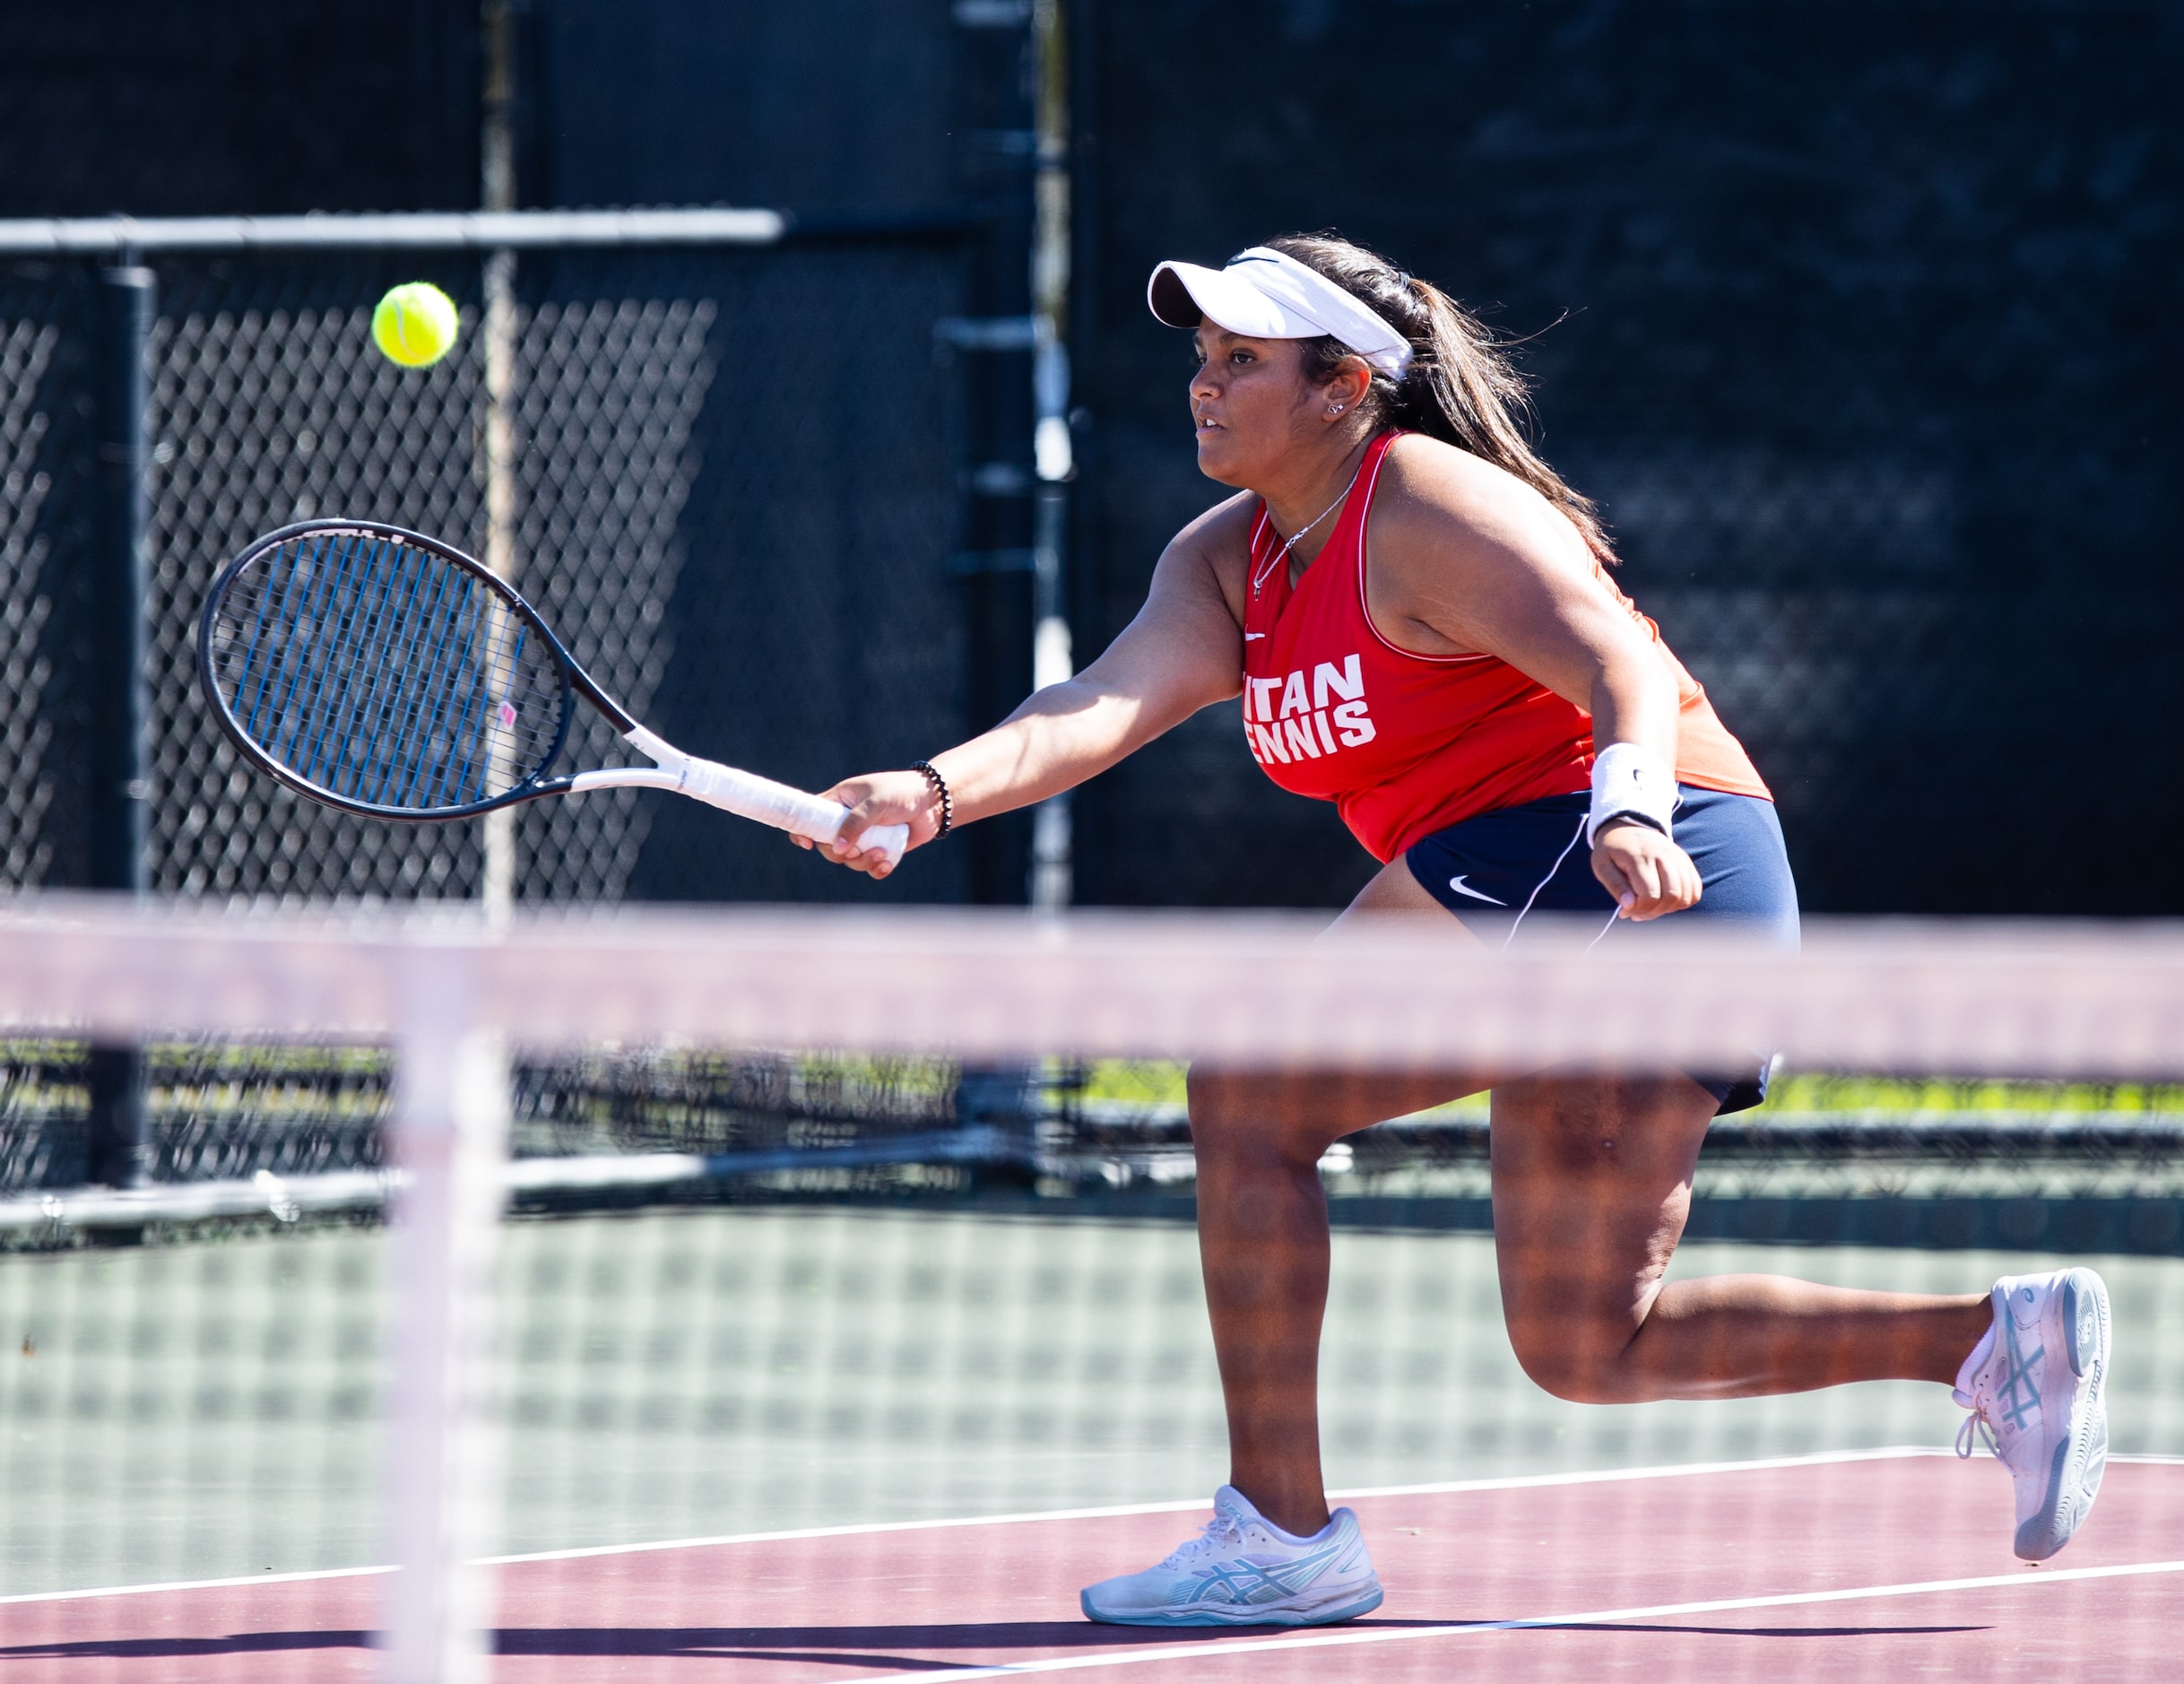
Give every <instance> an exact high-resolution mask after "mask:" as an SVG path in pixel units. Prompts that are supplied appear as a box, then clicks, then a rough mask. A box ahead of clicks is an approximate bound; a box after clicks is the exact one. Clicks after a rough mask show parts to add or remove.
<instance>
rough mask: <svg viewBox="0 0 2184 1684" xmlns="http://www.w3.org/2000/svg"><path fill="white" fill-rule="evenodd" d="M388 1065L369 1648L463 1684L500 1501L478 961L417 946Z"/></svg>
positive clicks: (392, 1666)
mask: <svg viewBox="0 0 2184 1684" xmlns="http://www.w3.org/2000/svg"><path fill="white" fill-rule="evenodd" d="M475 962H476V959H475V950H473V949H470V948H466V947H458V946H447V947H437V948H436V947H429V946H420V948H418V949H416V950H415V951H414V952H413V953H412V968H411V970H410V974H409V976H408V977H406V978H405V985H404V987H403V1021H402V1033H401V1040H400V1044H399V1046H398V1048H397V1060H398V1062H397V1064H396V1068H395V1105H394V1159H395V1162H396V1163H397V1165H398V1166H399V1167H400V1168H401V1169H402V1171H403V1186H402V1192H401V1194H400V1196H399V1198H398V1200H397V1202H396V1205H395V1227H394V1236H393V1254H392V1258H391V1263H392V1268H391V1271H390V1280H389V1293H388V1298H387V1315H386V1325H387V1326H389V1327H390V1328H392V1329H393V1330H394V1353H393V1355H394V1364H393V1376H392V1395H391V1398H390V1408H389V1410H388V1412H387V1413H388V1420H389V1427H390V1429H391V1437H390V1440H389V1442H388V1444H387V1446H386V1470H387V1471H386V1487H385V1489H386V1517H387V1527H388V1532H389V1543H390V1546H391V1556H392V1559H393V1561H394V1567H395V1571H394V1576H393V1577H392V1579H390V1580H389V1582H388V1587H387V1602H386V1624H385V1629H384V1633H383V1636H382V1638H381V1642H382V1645H383V1649H384V1655H383V1667H382V1671H381V1676H382V1677H383V1678H385V1679H386V1680H388V1684H472V1681H473V1680H483V1679H484V1677H485V1675H486V1668H487V1665H488V1652H487V1645H486V1633H487V1632H488V1630H489V1629H490V1625H491V1610H490V1604H489V1602H488V1601H487V1590H488V1585H487V1583H486V1580H485V1577H484V1570H483V1569H482V1568H481V1567H480V1566H479V1565H478V1562H479V1559H480V1558H481V1556H483V1555H484V1553H485V1552H486V1550H487V1549H489V1548H490V1546H491V1543H492V1541H493V1534H494V1531H495V1517H496V1513H497V1507H498V1497H499V1490H500V1455H499V1437H498V1418H497V1414H496V1411H495V1409H494V1401H495V1400H494V1394H493V1387H492V1367H491V1355H492V1351H491V1345H492V1315H491V1312H492V1291H493V1266H494V1262H495V1258H496V1255H497V1253H498V1241H499V1220H500V1213H501V1205H502V1202H503V1199H504V1197H505V1186H506V1173H505V1172H506V1163H507V1128H508V1066H507V1053H506V1050H505V1048H504V1047H503V1046H502V1043H501V1041H500V1038H499V1037H498V1035H496V1034H495V1033H493V1032H492V1031H490V1029H485V1028H483V1027H481V1025H480V1024H479V1023H478V1022H477V1020H476V1015H475V1011H476V993H475V986H474V979H475Z"/></svg>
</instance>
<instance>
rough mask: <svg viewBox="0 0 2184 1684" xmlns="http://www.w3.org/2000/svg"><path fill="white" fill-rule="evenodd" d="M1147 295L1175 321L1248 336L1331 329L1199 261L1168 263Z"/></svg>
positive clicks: (1298, 335) (1304, 334) (1161, 314)
mask: <svg viewBox="0 0 2184 1684" xmlns="http://www.w3.org/2000/svg"><path fill="white" fill-rule="evenodd" d="M1145 301H1146V304H1147V306H1148V308H1150V309H1151V310H1152V312H1153V315H1154V317H1156V318H1157V320H1159V321H1161V322H1164V323H1166V325H1167V326H1170V327H1196V326H1199V324H1200V322H1211V323H1212V324H1213V325H1214V326H1216V327H1223V328H1226V329H1227V330H1228V331H1229V332H1230V333H1232V334H1242V335H1243V336H1244V338H1246V339H1314V338H1317V337H1319V336H1320V335H1321V334H1324V333H1325V332H1326V331H1327V330H1326V329H1325V328H1323V327H1320V326H1316V325H1314V324H1313V323H1312V322H1309V321H1306V320H1305V319H1304V317H1302V316H1298V315H1296V314H1294V313H1293V312H1291V311H1289V310H1287V309H1285V308H1282V306H1281V304H1280V303H1279V302H1278V300H1276V299H1270V298H1269V297H1268V296H1267V295H1266V294H1265V293H1263V292H1261V291H1260V290H1259V289H1258V288H1257V287H1255V286H1253V285H1252V284H1251V283H1250V282H1248V281H1244V280H1241V279H1239V278H1238V277H1237V276H1235V275H1233V274H1231V273H1228V272H1227V271H1226V270H1223V269H1208V268H1205V267H1203V266H1202V265H1198V264H1194V263H1173V262H1171V263H1164V264H1162V265H1160V266H1159V267H1158V268H1157V269H1155V270H1154V271H1153V278H1152V279H1151V280H1150V281H1148V282H1147V283H1146V288H1145Z"/></svg>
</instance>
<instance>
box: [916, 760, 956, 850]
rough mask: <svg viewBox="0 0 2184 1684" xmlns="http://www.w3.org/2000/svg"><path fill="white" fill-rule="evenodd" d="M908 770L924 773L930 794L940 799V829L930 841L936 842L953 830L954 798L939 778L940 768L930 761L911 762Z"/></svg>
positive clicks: (945, 781)
mask: <svg viewBox="0 0 2184 1684" xmlns="http://www.w3.org/2000/svg"><path fill="white" fill-rule="evenodd" d="M910 769H911V770H912V771H914V772H923V773H924V774H925V781H926V782H927V783H928V784H931V785H932V793H933V794H936V795H938V796H939V797H940V829H938V830H935V831H934V832H933V833H932V839H933V840H934V841H935V842H938V841H939V840H940V838H942V837H944V836H946V835H947V834H948V833H949V831H950V830H951V829H954V828H955V824H956V797H955V796H954V794H951V793H950V791H949V787H948V780H947V779H946V778H945V777H941V776H940V768H938V767H936V766H934V765H933V763H932V761H931V760H913V761H911V762H910Z"/></svg>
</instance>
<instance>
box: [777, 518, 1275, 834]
mask: <svg viewBox="0 0 2184 1684" xmlns="http://www.w3.org/2000/svg"><path fill="white" fill-rule="evenodd" d="M1248 500H1249V499H1242V498H1232V499H1229V500H1228V501H1227V502H1226V503H1223V504H1221V505H1220V506H1219V507H1218V508H1214V509H1211V510H1209V511H1208V513H1206V514H1205V515H1203V516H1200V517H1199V519H1197V520H1195V521H1193V522H1192V524H1191V525H1188V526H1186V527H1184V528H1183V531H1182V532H1180V533H1178V534H1176V535H1175V537H1174V541H1173V542H1172V543H1169V545H1168V547H1167V549H1166V551H1164V552H1163V553H1162V555H1161V558H1160V562H1159V565H1158V566H1157V567H1156V568H1155V569H1153V582H1152V588H1151V589H1150V590H1149V591H1148V593H1147V595H1146V599H1145V605H1144V607H1142V608H1140V610H1139V611H1138V614H1137V618H1136V619H1134V620H1132V621H1131V622H1130V624H1129V626H1128V627H1126V628H1125V629H1123V631H1122V636H1120V637H1118V638H1116V639H1115V640H1114V642H1113V643H1112V644H1110V645H1109V646H1108V647H1107V649H1106V651H1105V653H1104V654H1102V655H1100V657H1099V659H1097V660H1096V661H1095V662H1093V663H1092V664H1091V665H1089V666H1088V667H1087V668H1085V670H1084V671H1083V672H1081V673H1078V674H1077V676H1076V677H1074V678H1071V679H1070V680H1068V681H1065V682H1062V683H1060V684H1050V685H1048V686H1047V687H1046V688H1045V689H1044V690H1037V691H1035V692H1034V693H1033V694H1032V695H1031V696H1029V697H1028V698H1027V699H1025V701H1024V704H1023V705H1022V706H1021V707H1018V709H1017V710H1016V711H1015V712H1014V713H1012V714H1010V716H1009V717H1008V718H1006V719H1004V720H1003V721H1001V724H1000V725H995V726H994V727H993V729H992V730H991V731H988V732H985V733H982V734H980V735H978V736H975V737H973V738H972V739H971V740H970V741H969V742H963V743H958V745H957V746H956V747H954V748H952V749H948V750H944V751H942V752H940V753H939V754H936V755H934V756H933V757H932V765H933V767H934V768H935V769H936V770H938V771H939V772H940V776H941V777H944V778H946V779H947V780H948V787H949V794H950V795H951V796H952V797H953V799H954V803H955V822H956V823H958V824H966V823H968V822H970V821H971V820H975V819H984V818H990V817H992V815H993V814H995V813H999V812H1010V811H1011V810H1012V809H1014V808H1018V807H1024V806H1029V805H1030V804H1032V803H1035V802H1039V801H1044V799H1045V798H1046V797H1047V796H1049V795H1053V794H1060V793H1061V792H1062V790H1065V789H1070V788H1073V787H1075V786H1077V785H1079V784H1081V783H1083V782H1084V781H1085V780H1086V779H1087V778H1088V777H1094V776H1095V775H1096V774H1097V773H1100V772H1104V771H1105V770H1106V769H1107V768H1109V767H1110V766H1113V765H1114V763H1115V762H1116V761H1117V760H1122V758H1123V757H1124V756H1126V755H1128V754H1130V753H1131V752H1132V751H1134V750H1136V749H1138V748H1140V747H1141V746H1143V745H1144V744H1145V743H1148V742H1151V741H1152V740H1153V739H1154V738H1155V737H1157V736H1158V735H1160V733H1162V732H1164V731H1167V730H1169V729H1171V728H1172V727H1174V726H1175V725H1180V724H1181V723H1182V722H1183V720H1185V719H1187V718H1189V717H1190V716H1192V714H1194V713H1196V712H1197V711H1198V710H1199V709H1200V708H1201V707H1207V706H1209V704H1211V703H1214V702H1217V701H1222V700H1225V699H1227V698H1228V697H1231V696H1234V695H1235V693H1236V691H1237V689H1238V687H1239V684H1240V683H1241V674H1242V673H1243V670H1244V641H1243V630H1242V628H1241V626H1240V625H1239V624H1238V621H1237V619H1236V614H1235V610H1234V609H1233V608H1232V607H1231V606H1230V604H1229V602H1228V599H1227V597H1226V595H1225V594H1224V592H1223V590H1222V585H1221V579H1222V571H1223V569H1222V559H1223V556H1224V554H1225V552H1226V551H1227V550H1229V549H1232V548H1235V546H1236V545H1237V544H1238V543H1240V542H1241V541H1240V540H1239V538H1238V535H1237V534H1238V523H1239V520H1240V519H1241V518H1243V517H1244V506H1245V504H1246V503H1247V501H1248ZM826 793H827V794H828V795H829V796H830V797H831V798H832V799H834V800H836V801H838V802H840V803H843V804H844V805H845V806H846V807H848V808H850V809H851V810H852V811H851V813H850V817H849V820H848V821H847V822H846V823H845V824H844V825H843V827H842V834H843V836H845V837H854V836H857V835H861V834H862V832H863V831H864V830H866V829H869V828H871V826H873V825H882V824H902V823H907V824H908V825H909V826H910V846H912V847H917V846H920V845H922V844H923V843H926V842H930V841H931V840H932V838H933V836H934V834H935V833H936V832H937V831H938V830H939V829H940V803H939V801H938V800H937V798H936V797H935V796H934V794H933V792H932V787H931V786H930V785H929V784H928V783H927V782H926V780H925V777H924V776H923V774H922V773H918V772H871V773H867V774H865V775H864V776H862V777H852V778H846V779H845V780H844V781H843V782H841V783H839V784H836V786H834V787H833V788H832V789H830V790H828V791H827V792H826ZM800 840H801V838H800ZM802 846H807V847H809V846H811V844H810V843H809V842H805V843H803V844H802ZM822 851H828V852H831V854H832V855H833V857H835V858H836V859H839V860H840V861H841V862H842V864H845V865H848V866H850V867H852V868H853V869H854V870H857V871H862V872H867V873H868V874H869V875H871V876H873V877H885V876H886V875H887V874H888V871H889V869H890V868H889V866H888V863H887V861H886V860H885V859H884V858H883V857H882V856H881V855H880V853H879V852H878V851H877V850H874V851H871V852H869V853H868V852H859V851H856V850H854V848H852V847H851V846H850V845H849V844H847V843H845V842H842V841H837V842H836V843H834V844H832V845H831V846H830V848H829V849H827V850H822Z"/></svg>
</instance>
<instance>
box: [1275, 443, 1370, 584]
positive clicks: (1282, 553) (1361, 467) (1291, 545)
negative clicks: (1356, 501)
mask: <svg viewBox="0 0 2184 1684" xmlns="http://www.w3.org/2000/svg"><path fill="white" fill-rule="evenodd" d="M1364 472H1365V464H1364V463H1362V462H1360V463H1359V464H1357V465H1356V468H1355V469H1353V470H1352V471H1351V473H1350V483H1349V485H1346V486H1344V487H1343V488H1342V490H1340V492H1339V493H1338V494H1337V495H1336V498H1335V500H1334V501H1333V502H1331V503H1330V504H1329V505H1328V506H1327V507H1326V508H1323V509H1322V510H1321V511H1320V512H1319V513H1318V514H1316V515H1314V516H1313V517H1312V518H1311V519H1310V520H1308V521H1306V522H1305V523H1304V525H1302V526H1299V527H1298V528H1297V529H1296V531H1295V532H1294V533H1292V534H1289V538H1288V541H1287V543H1284V544H1283V545H1282V547H1281V548H1280V549H1279V550H1278V551H1275V552H1274V554H1273V555H1272V556H1271V557H1270V559H1269V560H1268V561H1267V563H1266V565H1265V566H1264V567H1262V568H1261V569H1259V571H1258V572H1256V573H1254V574H1252V596H1253V597H1254V598H1255V597H1257V596H1258V595H1259V590H1260V587H1261V586H1263V585H1264V584H1265V583H1266V582H1267V581H1268V580H1269V579H1270V578H1272V577H1274V569H1276V568H1278V567H1279V566H1281V564H1282V563H1283V562H1285V561H1287V560H1288V559H1289V551H1292V550H1294V549H1296V545H1297V540H1298V539H1300V538H1302V537H1303V536H1304V534H1306V533H1308V532H1310V531H1311V530H1312V529H1313V527H1314V526H1316V525H1319V524H1320V523H1321V522H1322V521H1323V520H1325V519H1326V518H1327V517H1328V516H1330V515H1331V514H1333V513H1334V512H1335V510H1337V509H1338V508H1341V507H1342V499H1344V498H1346V497H1348V495H1349V494H1350V487H1351V486H1354V485H1356V483H1357V476H1358V475H1359V474H1360V473H1364Z"/></svg>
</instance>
